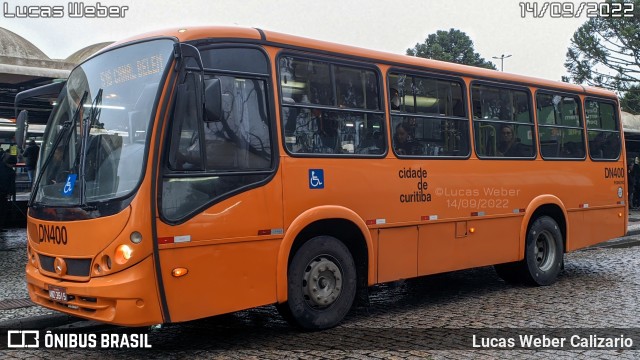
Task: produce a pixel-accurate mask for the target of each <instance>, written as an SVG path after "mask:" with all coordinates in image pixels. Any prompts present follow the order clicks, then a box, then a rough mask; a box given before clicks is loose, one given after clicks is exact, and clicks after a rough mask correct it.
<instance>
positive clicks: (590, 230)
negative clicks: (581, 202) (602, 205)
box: [569, 208, 626, 251]
mask: <svg viewBox="0 0 640 360" xmlns="http://www.w3.org/2000/svg"><path fill="white" fill-rule="evenodd" d="M583 213H584V221H583V222H582V223H581V224H580V225H579V226H582V227H583V228H584V233H583V234H582V235H583V236H579V237H576V238H572V239H571V241H570V242H569V246H570V249H569V250H570V251H572V250H577V249H581V248H584V247H587V246H590V245H594V244H597V243H599V242H601V241H602V239H613V238H615V237H619V236H622V235H623V234H624V233H625V232H626V227H625V217H626V215H625V214H624V211H623V209H622V208H610V209H588V210H584V211H583ZM620 213H622V214H623V215H622V216H618V214H620Z"/></svg>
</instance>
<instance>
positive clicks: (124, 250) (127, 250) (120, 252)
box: [114, 245, 133, 265]
mask: <svg viewBox="0 0 640 360" xmlns="http://www.w3.org/2000/svg"><path fill="white" fill-rule="evenodd" d="M132 254H133V249H132V248H131V247H130V246H129V245H120V246H118V248H117V249H116V254H115V256H114V258H115V260H116V263H118V264H120V265H123V264H124V263H126V262H127V261H129V259H131V255H132Z"/></svg>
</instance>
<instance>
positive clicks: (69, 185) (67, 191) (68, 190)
mask: <svg viewBox="0 0 640 360" xmlns="http://www.w3.org/2000/svg"><path fill="white" fill-rule="evenodd" d="M77 178H78V175H77V174H70V175H69V176H67V181H66V182H65V183H64V188H62V195H63V196H71V194H73V188H74V187H75V186H76V179H77Z"/></svg>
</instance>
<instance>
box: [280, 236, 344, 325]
mask: <svg viewBox="0 0 640 360" xmlns="http://www.w3.org/2000/svg"><path fill="white" fill-rule="evenodd" d="M287 275H288V276H287V289H288V293H289V294H288V301H287V302H286V303H283V304H278V305H277V308H278V311H279V312H280V314H282V316H283V317H284V318H285V319H286V320H288V321H289V322H291V323H292V324H294V325H296V326H299V327H301V328H302V329H305V330H322V329H328V328H330V327H333V326H336V325H337V324H338V323H339V322H340V321H342V319H343V318H344V317H345V315H347V313H348V312H349V310H350V309H351V306H352V305H353V301H354V298H355V295H356V268H355V264H354V262H353V257H352V256H351V253H350V252H349V249H348V248H347V247H346V246H345V245H344V244H343V243H342V242H340V241H339V240H338V239H336V238H334V237H331V236H317V237H314V238H312V239H310V240H309V241H307V242H306V243H304V245H302V246H301V247H300V249H298V251H297V252H296V253H295V255H294V256H293V259H292V260H291V263H290V264H289V269H288V272H287ZM312 295H313V296H312Z"/></svg>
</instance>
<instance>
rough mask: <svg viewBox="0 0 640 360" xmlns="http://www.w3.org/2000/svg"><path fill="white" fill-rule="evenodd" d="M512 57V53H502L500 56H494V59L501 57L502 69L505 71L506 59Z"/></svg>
mask: <svg viewBox="0 0 640 360" xmlns="http://www.w3.org/2000/svg"><path fill="white" fill-rule="evenodd" d="M509 57H511V54H509V55H505V54H502V55H500V57H498V56H493V58H494V59H500V71H504V59H506V58H509Z"/></svg>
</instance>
